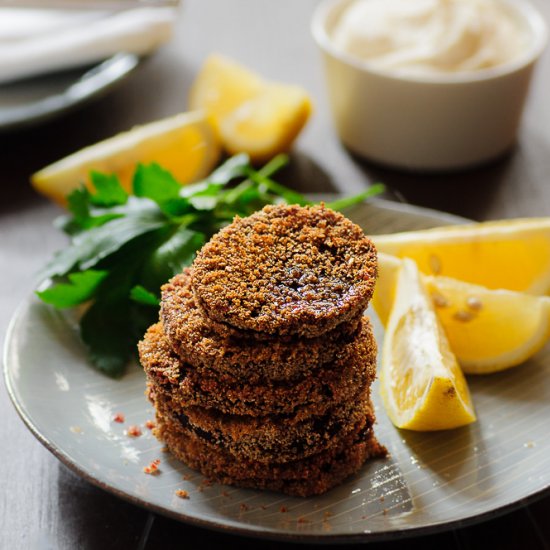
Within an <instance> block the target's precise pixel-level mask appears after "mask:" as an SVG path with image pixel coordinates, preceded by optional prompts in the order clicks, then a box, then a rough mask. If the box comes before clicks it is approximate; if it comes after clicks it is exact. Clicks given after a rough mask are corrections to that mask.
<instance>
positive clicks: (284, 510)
mask: <svg viewBox="0 0 550 550" xmlns="http://www.w3.org/2000/svg"><path fill="white" fill-rule="evenodd" d="M279 512H281V514H286V513H287V512H288V508H287V507H286V506H281V508H280V509H279Z"/></svg>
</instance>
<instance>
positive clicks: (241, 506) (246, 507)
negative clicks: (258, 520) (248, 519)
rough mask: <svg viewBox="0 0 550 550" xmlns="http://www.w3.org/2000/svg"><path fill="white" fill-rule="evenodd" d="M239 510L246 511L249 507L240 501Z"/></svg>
mask: <svg viewBox="0 0 550 550" xmlns="http://www.w3.org/2000/svg"><path fill="white" fill-rule="evenodd" d="M239 510H240V511H241V512H247V511H248V510H250V508H249V507H248V505H247V504H245V503H244V502H241V504H240V506H239Z"/></svg>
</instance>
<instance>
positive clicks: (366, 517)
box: [361, 516, 369, 519]
mask: <svg viewBox="0 0 550 550" xmlns="http://www.w3.org/2000/svg"><path fill="white" fill-rule="evenodd" d="M361 519H369V516H361Z"/></svg>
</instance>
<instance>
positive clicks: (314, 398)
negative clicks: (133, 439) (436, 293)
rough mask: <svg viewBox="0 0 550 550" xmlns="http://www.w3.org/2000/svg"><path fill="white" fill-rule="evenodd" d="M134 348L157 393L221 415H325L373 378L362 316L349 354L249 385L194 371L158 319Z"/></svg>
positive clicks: (370, 342) (372, 349) (372, 351)
mask: <svg viewBox="0 0 550 550" xmlns="http://www.w3.org/2000/svg"><path fill="white" fill-rule="evenodd" d="M138 349H139V354H140V360H141V364H142V365H143V368H144V369H145V372H146V374H147V378H148V383H149V384H151V385H153V386H154V387H155V389H156V391H158V392H161V393H163V394H164V395H165V396H166V397H170V398H171V399H172V400H173V401H174V402H175V403H176V404H178V405H179V406H180V407H189V406H194V405H198V406H201V407H206V408H214V409H217V410H219V411H221V412H222V413H225V414H239V415H250V416H262V415H267V414H291V413H292V414H295V415H298V414H299V415H301V416H304V417H305V416H309V415H312V414H316V415H320V414H324V413H325V412H326V411H327V410H328V409H330V408H331V407H334V406H335V405H336V404H338V403H341V402H345V401H350V400H352V399H353V397H354V396H355V395H357V393H358V392H359V391H361V389H363V388H365V387H367V386H370V384H371V383H372V381H373V380H374V377H375V376H376V343H375V341H374V337H373V335H372V330H371V327H370V323H369V322H368V320H366V319H365V322H364V326H363V327H362V329H361V332H360V333H359V334H358V335H357V337H356V339H355V341H354V343H353V348H352V349H353V353H349V354H344V355H343V358H340V359H339V360H338V361H336V362H334V363H331V364H328V365H324V366H321V367H319V368H317V369H315V370H312V371H311V372H310V373H309V374H308V375H307V376H303V377H301V378H299V379H296V380H292V381H288V380H279V381H275V382H274V381H271V380H259V381H257V382H255V383H250V382H249V381H246V380H242V379H240V378H235V377H234V376H231V375H228V374H220V373H218V372H216V371H212V370H207V369H204V370H197V369H195V368H194V367H192V366H190V365H188V364H186V363H185V362H183V361H182V360H181V359H180V358H179V356H178V355H177V354H176V353H175V352H174V351H173V350H172V347H171V346H170V341H169V340H168V338H167V337H166V335H165V334H164V332H163V327H162V324H161V323H157V324H156V325H153V326H152V327H150V328H149V330H148V331H147V333H146V335H145V337H144V339H143V340H142V341H141V342H140V343H139V344H138Z"/></svg>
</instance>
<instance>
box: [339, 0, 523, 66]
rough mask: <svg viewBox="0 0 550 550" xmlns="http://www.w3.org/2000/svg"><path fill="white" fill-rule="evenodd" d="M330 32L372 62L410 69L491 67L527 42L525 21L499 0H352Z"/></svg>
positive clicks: (341, 44)
mask: <svg viewBox="0 0 550 550" xmlns="http://www.w3.org/2000/svg"><path fill="white" fill-rule="evenodd" d="M331 38H332V42H333V43H334V45H335V46H336V47H337V48H338V49H340V50H342V51H344V52H347V53H348V54H350V55H353V56H354V57H357V58H359V59H362V60H364V61H368V62H369V63H371V64H372V65H373V66H376V67H378V68H380V69H398V70H400V72H407V73H413V74H441V73H457V72H469V71H477V70H480V69H486V68H490V67H496V66H498V65H502V64H504V63H507V62H510V61H513V60H514V59H516V58H517V57H519V56H520V55H521V53H522V52H524V51H525V49H526V48H527V46H528V34H527V31H526V28H525V25H524V24H523V22H522V20H521V19H520V18H519V17H517V16H516V15H515V13H514V11H513V10H512V9H510V8H509V7H507V5H506V4H505V3H503V2H502V1H501V0H357V1H356V2H354V3H352V4H351V5H350V6H348V8H346V10H345V11H344V13H343V14H342V15H341V17H340V19H339V21H338V22H337V24H336V26H335V28H334V29H333V32H332V33H331Z"/></svg>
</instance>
